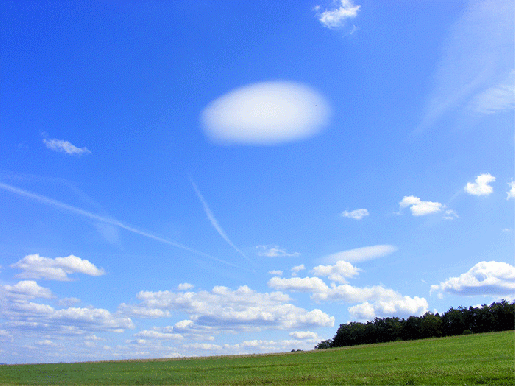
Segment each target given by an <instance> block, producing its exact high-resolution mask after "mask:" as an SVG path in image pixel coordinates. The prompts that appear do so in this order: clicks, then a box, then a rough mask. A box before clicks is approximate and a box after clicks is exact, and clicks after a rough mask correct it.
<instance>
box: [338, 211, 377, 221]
mask: <svg viewBox="0 0 515 386" xmlns="http://www.w3.org/2000/svg"><path fill="white" fill-rule="evenodd" d="M369 214H370V213H368V210H367V209H355V210H353V211H352V212H348V211H344V212H343V213H342V216H343V217H347V218H353V219H354V220H361V219H362V218H363V217H365V216H368V215H369Z"/></svg>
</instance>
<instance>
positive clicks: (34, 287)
mask: <svg viewBox="0 0 515 386" xmlns="http://www.w3.org/2000/svg"><path fill="white" fill-rule="evenodd" d="M3 289H4V290H5V291H6V294H7V296H9V297H15V298H22V299H35V298H43V299H51V298H52V297H53V295H52V291H50V290H49V289H48V288H44V287H41V286H40V285H38V283H36V282H35V281H33V280H23V281H20V282H18V283H16V284H14V285H4V286H3Z"/></svg>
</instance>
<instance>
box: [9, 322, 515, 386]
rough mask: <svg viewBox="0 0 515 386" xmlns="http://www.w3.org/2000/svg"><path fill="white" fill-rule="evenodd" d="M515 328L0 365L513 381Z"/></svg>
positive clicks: (40, 371)
mask: <svg viewBox="0 0 515 386" xmlns="http://www.w3.org/2000/svg"><path fill="white" fill-rule="evenodd" d="M514 358H515V332H514V331H505V332H497V333H486V334H474V335H467V336H464V335H462V336H454V337H448V338H440V339H424V340H418V341H412V342H393V343H384V344H376V345H364V346H355V347H349V348H338V349H331V350H316V351H309V352H298V353H286V354H280V355H278V354H275V355H256V356H247V357H244V356H232V357H209V358H195V359H180V360H149V361H114V362H98V363H72V364H39V365H16V366H0V384H3V385H5V384H11V385H22V384H23V385H50V384H59V385H514V384H515V365H514Z"/></svg>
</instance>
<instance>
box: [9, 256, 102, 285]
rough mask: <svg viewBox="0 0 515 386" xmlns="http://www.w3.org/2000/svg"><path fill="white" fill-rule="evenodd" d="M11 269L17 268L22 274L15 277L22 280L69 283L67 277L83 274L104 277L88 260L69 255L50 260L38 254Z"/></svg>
mask: <svg viewBox="0 0 515 386" xmlns="http://www.w3.org/2000/svg"><path fill="white" fill-rule="evenodd" d="M11 268H18V269H21V270H22V273H20V274H18V275H16V277H20V278H23V279H49V280H58V281H70V280H71V279H70V278H69V277H68V275H70V274H73V273H83V274H85V275H90V276H100V275H104V273H105V272H104V270H103V269H100V268H97V267H96V266H95V265H93V264H92V263H91V262H89V261H88V260H83V259H81V258H80V257H77V256H74V255H70V256H68V257H56V258H55V259H51V258H48V257H42V256H39V255H38V254H33V255H27V256H25V257H24V258H23V259H21V260H20V261H18V262H17V263H14V264H12V265H11Z"/></svg>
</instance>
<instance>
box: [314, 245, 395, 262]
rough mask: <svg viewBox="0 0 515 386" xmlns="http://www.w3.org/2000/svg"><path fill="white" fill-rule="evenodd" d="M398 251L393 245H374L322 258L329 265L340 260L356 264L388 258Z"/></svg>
mask: <svg viewBox="0 0 515 386" xmlns="http://www.w3.org/2000/svg"><path fill="white" fill-rule="evenodd" d="M397 249H398V248H397V247H395V246H393V245H374V246H371V247H362V248H354V249H349V250H347V251H342V252H338V253H333V254H332V255H329V256H326V257H324V258H322V260H323V261H324V262H327V263H336V262H337V261H340V260H344V261H348V262H351V263H355V262H360V261H368V260H373V259H377V258H379V257H383V256H387V255H389V254H391V253H393V252H395V251H397Z"/></svg>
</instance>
